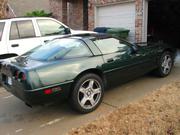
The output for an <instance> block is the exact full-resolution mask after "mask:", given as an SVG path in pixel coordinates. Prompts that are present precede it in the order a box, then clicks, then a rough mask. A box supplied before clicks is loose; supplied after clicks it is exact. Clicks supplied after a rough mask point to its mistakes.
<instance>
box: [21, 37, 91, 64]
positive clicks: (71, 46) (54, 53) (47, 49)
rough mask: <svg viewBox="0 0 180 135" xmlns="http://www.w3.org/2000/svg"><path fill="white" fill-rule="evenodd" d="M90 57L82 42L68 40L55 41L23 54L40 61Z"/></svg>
mask: <svg viewBox="0 0 180 135" xmlns="http://www.w3.org/2000/svg"><path fill="white" fill-rule="evenodd" d="M90 55H91V52H90V50H89V48H88V47H87V46H86V45H85V44H84V42H83V41H81V40H78V39H70V38H67V39H56V40H54V41H51V42H48V43H47V44H45V45H41V46H38V47H36V48H35V49H33V50H31V51H29V52H27V53H26V54H24V56H27V57H29V58H30V59H34V60H41V61H46V60H56V59H62V58H74V57H81V56H90Z"/></svg>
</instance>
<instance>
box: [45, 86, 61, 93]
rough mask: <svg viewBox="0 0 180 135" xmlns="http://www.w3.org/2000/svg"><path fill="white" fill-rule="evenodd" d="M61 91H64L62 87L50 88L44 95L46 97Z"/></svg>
mask: <svg viewBox="0 0 180 135" xmlns="http://www.w3.org/2000/svg"><path fill="white" fill-rule="evenodd" d="M61 90H62V89H61V87H59V86H57V87H53V88H48V89H45V90H44V94H45V95H50V94H52V93H55V92H59V91H61Z"/></svg>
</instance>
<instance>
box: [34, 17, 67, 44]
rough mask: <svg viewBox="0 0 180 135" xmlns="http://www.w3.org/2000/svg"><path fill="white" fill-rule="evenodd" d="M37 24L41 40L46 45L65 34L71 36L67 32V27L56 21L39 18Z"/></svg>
mask: <svg viewBox="0 0 180 135" xmlns="http://www.w3.org/2000/svg"><path fill="white" fill-rule="evenodd" d="M36 24H37V27H38V29H39V32H40V35H41V40H42V41H43V42H45V43H46V42H48V41H50V40H52V39H54V38H58V37H61V36H63V35H65V34H69V33H68V31H66V30H67V28H66V26H64V25H63V24H61V23H60V22H58V21H56V20H54V19H40V18H39V19H36ZM69 32H70V31H69Z"/></svg>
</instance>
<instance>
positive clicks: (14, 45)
mask: <svg viewBox="0 0 180 135" xmlns="http://www.w3.org/2000/svg"><path fill="white" fill-rule="evenodd" d="M18 46H19V44H12V45H11V47H18Z"/></svg>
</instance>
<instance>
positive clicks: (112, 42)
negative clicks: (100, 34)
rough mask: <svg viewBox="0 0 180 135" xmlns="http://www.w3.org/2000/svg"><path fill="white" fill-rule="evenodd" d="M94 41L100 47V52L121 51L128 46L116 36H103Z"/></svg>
mask: <svg viewBox="0 0 180 135" xmlns="http://www.w3.org/2000/svg"><path fill="white" fill-rule="evenodd" d="M94 43H95V44H96V45H97V47H98V48H99V49H100V51H101V52H102V54H110V53H115V52H121V51H125V50H127V49H129V48H130V47H129V46H128V45H126V44H124V43H123V42H121V41H120V40H118V39H116V38H105V39H98V40H95V41H94Z"/></svg>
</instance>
